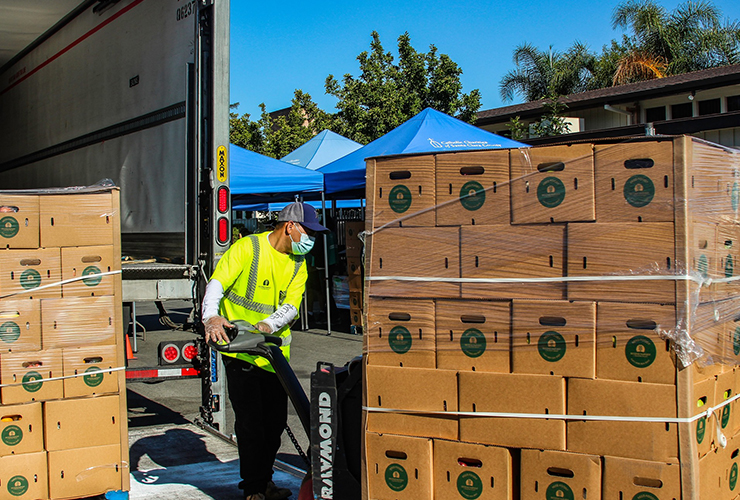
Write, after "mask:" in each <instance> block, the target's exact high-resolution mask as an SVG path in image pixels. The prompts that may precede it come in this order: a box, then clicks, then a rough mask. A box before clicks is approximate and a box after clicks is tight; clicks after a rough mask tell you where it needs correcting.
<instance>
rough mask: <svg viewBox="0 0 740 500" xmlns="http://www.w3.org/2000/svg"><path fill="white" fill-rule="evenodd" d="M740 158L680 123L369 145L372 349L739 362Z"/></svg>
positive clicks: (466, 358)
mask: <svg viewBox="0 0 740 500" xmlns="http://www.w3.org/2000/svg"><path fill="white" fill-rule="evenodd" d="M739 172H740V153H738V152H737V151H735V150H732V149H728V148H724V147H722V146H718V145H716V144H711V143H708V142H705V141H701V140H698V139H693V138H686V137H683V138H682V137H662V138H652V139H643V140H639V139H637V140H620V141H611V142H608V143H606V142H605V143H595V144H590V143H589V144H569V145H557V146H543V147H536V148H526V149H516V150H498V151H475V152H458V153H444V154H437V155H417V156H405V157H390V158H376V159H369V160H368V175H367V176H368V187H367V197H368V215H367V219H368V221H367V224H366V231H365V233H364V234H361V235H360V236H361V238H360V239H362V240H364V241H365V260H364V265H365V293H366V303H365V311H366V313H367V318H366V325H365V328H366V331H367V335H368V342H367V343H366V345H367V350H368V354H370V356H369V363H370V364H372V363H373V356H375V357H376V358H378V359H382V361H381V364H390V365H396V366H399V365H403V366H424V367H438V368H443V367H445V368H450V369H475V370H481V369H482V370H484V371H495V372H504V373H506V372H512V373H531V374H539V373H542V374H550V373H552V374H559V375H562V376H575V377H585V378H614V379H618V380H635V381H638V380H639V381H646V380H652V381H655V382H657V383H673V382H674V381H675V366H676V365H677V364H678V366H679V368H680V367H685V366H688V365H691V364H693V363H698V364H699V365H702V366H706V365H712V364H718V363H721V364H725V365H735V364H736V362H737V359H740V358H738V355H739V354H740V324H737V320H738V318H740V310H738V309H739V308H740V281H739V278H738V276H737V275H738V274H740V271H739V270H738V269H736V268H737V267H738V266H737V262H738V258H740V255H738V253H739V249H740V242H738V238H740V217H739V216H738V199H739V197H740V189H739V188H738V182H740V173H739ZM407 352H410V353H412V354H413V356H406V357H405V359H404V354H405V353H407ZM394 357H395V361H393V358H394ZM412 359H415V360H416V361H411V360H412ZM419 360H421V361H419ZM409 362H410V363H411V364H410V365H409V364H408V363H409ZM417 363H419V364H417Z"/></svg>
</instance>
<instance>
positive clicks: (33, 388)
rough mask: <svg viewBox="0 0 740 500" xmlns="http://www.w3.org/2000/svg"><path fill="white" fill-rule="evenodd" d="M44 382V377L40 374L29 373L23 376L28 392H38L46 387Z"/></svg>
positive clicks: (24, 386)
mask: <svg viewBox="0 0 740 500" xmlns="http://www.w3.org/2000/svg"><path fill="white" fill-rule="evenodd" d="M37 380H38V381H39V382H36V381H37ZM43 380H44V377H42V376H41V374H40V373H39V372H28V373H26V374H25V375H23V388H24V389H25V390H26V392H37V391H38V390H39V389H41V387H42V386H43V385H44V381H43Z"/></svg>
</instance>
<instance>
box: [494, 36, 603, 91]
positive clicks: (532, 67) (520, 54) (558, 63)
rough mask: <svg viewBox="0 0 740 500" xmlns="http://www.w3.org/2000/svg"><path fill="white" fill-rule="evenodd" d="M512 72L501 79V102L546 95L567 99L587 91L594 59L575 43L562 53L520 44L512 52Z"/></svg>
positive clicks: (586, 50)
mask: <svg viewBox="0 0 740 500" xmlns="http://www.w3.org/2000/svg"><path fill="white" fill-rule="evenodd" d="M513 60H514V64H515V66H516V69H514V70H512V71H509V72H508V73H506V74H505V75H504V77H503V78H502V79H501V83H500V86H499V89H500V92H501V98H502V99H503V100H504V101H505V102H511V101H513V100H514V96H515V95H520V96H522V97H523V98H524V99H525V100H527V101H536V100H538V99H543V98H545V97H547V96H548V95H567V94H572V93H575V92H582V91H584V90H587V89H588V88H589V87H588V86H589V82H590V80H591V77H592V75H593V72H594V70H595V64H596V56H595V55H594V54H592V53H591V52H589V50H588V48H587V47H586V45H584V44H582V43H580V42H575V43H574V44H573V45H572V46H571V47H570V48H569V49H568V50H567V51H566V52H558V51H554V50H553V49H552V46H551V47H550V48H549V50H547V51H543V50H540V49H538V48H537V47H535V46H534V45H531V44H529V43H524V44H522V45H519V46H518V47H516V49H514V56H513Z"/></svg>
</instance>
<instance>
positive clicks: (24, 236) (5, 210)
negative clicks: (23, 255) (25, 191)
mask: <svg viewBox="0 0 740 500" xmlns="http://www.w3.org/2000/svg"><path fill="white" fill-rule="evenodd" d="M38 247H39V197H38V196H36V195H21V194H0V248H5V249H7V248H38Z"/></svg>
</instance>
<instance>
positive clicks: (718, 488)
mask: <svg viewBox="0 0 740 500" xmlns="http://www.w3.org/2000/svg"><path fill="white" fill-rule="evenodd" d="M720 450H721V449H719V448H715V449H713V450H712V451H710V452H709V453H707V454H706V456H704V457H702V458H701V459H700V460H699V497H698V498H716V499H722V498H727V499H728V500H734V498H735V495H732V496H727V495H724V496H723V495H722V493H724V491H723V485H722V483H723V479H724V478H723V475H724V472H725V471H724V470H723V468H724V462H723V460H722V459H721V456H722V455H724V453H723V452H721V451H720Z"/></svg>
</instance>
